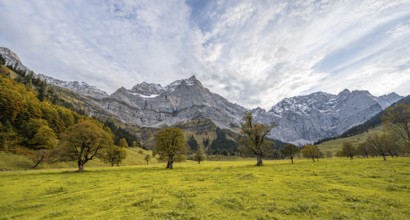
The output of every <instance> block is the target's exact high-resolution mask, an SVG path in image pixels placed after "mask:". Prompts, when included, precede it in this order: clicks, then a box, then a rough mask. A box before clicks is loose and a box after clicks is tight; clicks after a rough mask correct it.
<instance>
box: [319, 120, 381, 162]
mask: <svg viewBox="0 0 410 220" xmlns="http://www.w3.org/2000/svg"><path fill="white" fill-rule="evenodd" d="M382 131H383V126H382V125H379V126H377V127H375V128H370V129H368V131H365V132H363V133H360V134H357V135H353V136H349V137H340V138H337V139H334V140H329V141H325V142H323V143H320V144H319V145H317V146H318V147H319V149H320V150H321V151H322V152H324V153H325V155H326V152H332V154H333V155H335V154H336V152H337V151H339V150H341V149H342V144H343V143H344V142H350V143H352V144H353V146H357V145H358V144H359V143H360V142H363V141H365V140H366V138H367V136H368V135H370V134H375V133H381V132H382Z"/></svg>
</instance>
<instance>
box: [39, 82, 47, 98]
mask: <svg viewBox="0 0 410 220" xmlns="http://www.w3.org/2000/svg"><path fill="white" fill-rule="evenodd" d="M38 99H39V100H40V101H41V102H42V101H44V100H46V99H47V83H46V82H45V81H41V82H40V88H39V90H38Z"/></svg>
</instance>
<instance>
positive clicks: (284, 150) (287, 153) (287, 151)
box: [280, 144, 300, 164]
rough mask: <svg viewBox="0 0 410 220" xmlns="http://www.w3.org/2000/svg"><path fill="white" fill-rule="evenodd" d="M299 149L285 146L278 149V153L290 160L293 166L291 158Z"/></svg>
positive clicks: (291, 145)
mask: <svg viewBox="0 0 410 220" xmlns="http://www.w3.org/2000/svg"><path fill="white" fill-rule="evenodd" d="M299 152H300V149H299V148H298V147H297V146H296V145H293V144H285V147H284V148H282V149H280V153H281V154H282V155H283V156H284V157H289V158H290V160H291V161H292V164H293V157H294V156H295V154H297V153H299Z"/></svg>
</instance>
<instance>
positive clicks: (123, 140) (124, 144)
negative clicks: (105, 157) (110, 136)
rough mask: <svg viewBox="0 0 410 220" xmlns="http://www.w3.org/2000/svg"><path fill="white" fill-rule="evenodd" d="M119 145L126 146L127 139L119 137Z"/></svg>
mask: <svg viewBox="0 0 410 220" xmlns="http://www.w3.org/2000/svg"><path fill="white" fill-rule="evenodd" d="M119 147H121V148H128V143H127V140H125V138H121V139H120V144H119Z"/></svg>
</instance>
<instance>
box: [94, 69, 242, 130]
mask: <svg viewBox="0 0 410 220" xmlns="http://www.w3.org/2000/svg"><path fill="white" fill-rule="evenodd" d="M100 104H101V106H102V107H103V108H105V109H106V110H108V111H109V112H111V113H113V114H115V115H118V116H119V117H120V118H121V119H122V120H123V121H127V122H128V123H131V124H136V125H139V126H148V127H161V126H164V125H168V126H170V125H173V124H175V123H177V122H180V121H186V120H190V119H192V118H195V117H204V118H208V119H210V120H212V121H213V122H214V123H215V124H216V125H217V126H218V127H221V128H228V129H235V128H237V127H238V126H239V123H240V120H241V117H242V114H243V112H245V111H246V109H245V108H243V107H241V106H239V105H236V104H233V103H230V102H229V101H227V100H226V99H225V98H223V97H221V96H219V95H217V94H215V93H212V92H210V91H209V90H208V89H206V88H204V87H203V86H202V84H201V82H200V81H198V80H197V79H196V78H195V76H192V77H191V78H189V79H184V80H177V81H175V82H173V83H171V84H170V85H167V86H165V87H162V86H161V85H158V84H149V83H141V84H138V85H136V86H134V87H133V88H132V89H131V90H128V89H125V88H120V89H118V90H117V91H116V92H114V93H113V94H111V95H110V96H109V97H107V98H104V99H102V100H101V101H100Z"/></svg>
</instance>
